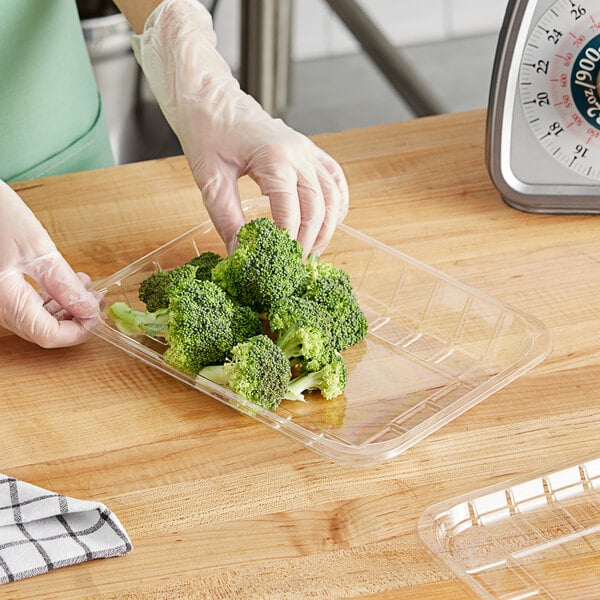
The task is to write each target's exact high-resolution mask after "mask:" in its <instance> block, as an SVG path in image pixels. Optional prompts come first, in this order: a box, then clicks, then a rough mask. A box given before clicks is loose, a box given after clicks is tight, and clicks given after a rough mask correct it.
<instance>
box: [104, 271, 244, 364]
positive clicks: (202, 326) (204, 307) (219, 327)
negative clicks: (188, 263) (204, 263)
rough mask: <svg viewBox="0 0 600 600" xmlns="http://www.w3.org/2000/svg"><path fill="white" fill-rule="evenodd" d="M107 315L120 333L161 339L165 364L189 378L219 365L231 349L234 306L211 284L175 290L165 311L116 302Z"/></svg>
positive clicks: (197, 283) (197, 282)
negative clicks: (162, 338) (164, 346)
mask: <svg viewBox="0 0 600 600" xmlns="http://www.w3.org/2000/svg"><path fill="white" fill-rule="evenodd" d="M175 292H176V293H175ZM108 315H109V317H110V318H111V319H112V320H113V321H114V322H115V324H116V326H117V328H118V329H119V330H120V331H122V332H123V333H126V334H129V335H132V334H140V333H146V334H148V335H152V336H160V337H164V338H165V341H166V342H167V345H168V348H167V350H166V351H165V353H164V354H163V359H164V361H165V362H166V363H168V364H170V365H172V366H174V367H176V368H178V369H181V370H182V371H185V372H187V373H191V374H196V373H198V371H199V370H200V369H201V368H202V367H203V366H205V365H210V364H219V363H222V362H223V361H224V360H225V359H226V357H227V356H228V355H229V353H230V351H231V349H232V347H233V345H234V337H233V330H232V321H233V315H234V305H233V303H232V302H231V300H230V299H229V298H228V297H227V295H226V294H225V292H223V290H222V289H221V288H219V287H218V286H217V285H215V284H214V283H212V282H211V281H200V280H197V279H193V280H192V281H189V282H188V283H187V284H186V285H185V286H183V285H181V286H178V287H177V288H176V290H174V295H173V296H171V297H170V298H169V306H168V308H166V309H159V310H158V311H156V312H155V313H151V312H145V313H144V312H141V311H135V310H133V309H132V308H130V307H129V306H128V305H127V304H125V303H123V302H116V303H114V304H113V305H112V306H111V307H110V309H109V311H108Z"/></svg>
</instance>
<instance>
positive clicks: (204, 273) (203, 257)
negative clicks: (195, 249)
mask: <svg viewBox="0 0 600 600" xmlns="http://www.w3.org/2000/svg"><path fill="white" fill-rule="evenodd" d="M220 260H222V258H221V256H219V255H218V254H216V253H215V252H202V254H199V255H198V256H195V257H194V258H192V260H190V261H189V262H188V263H187V264H188V265H192V266H194V267H196V268H197V270H196V279H208V280H209V281H210V280H211V279H212V270H213V268H214V267H215V266H216V264H217V263H218V262H219V261H220Z"/></svg>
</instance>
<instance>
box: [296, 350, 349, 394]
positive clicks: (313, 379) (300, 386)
mask: <svg viewBox="0 0 600 600" xmlns="http://www.w3.org/2000/svg"><path fill="white" fill-rule="evenodd" d="M347 381H348V373H347V371H346V364H345V363H344V359H343V358H342V356H341V355H340V354H339V353H336V354H335V355H334V357H333V359H332V360H331V362H329V363H328V364H326V365H325V366H324V367H323V368H322V369H320V370H318V371H309V372H307V373H304V374H302V375H300V376H298V377H296V378H294V379H292V380H291V381H290V383H289V385H288V387H287V391H286V394H285V398H286V399H287V400H304V395H303V393H302V392H304V391H312V390H320V392H321V395H322V396H323V398H325V399H326V400H331V399H332V398H336V397H337V396H339V395H340V394H341V393H342V392H343V391H344V389H345V388H346V383H347Z"/></svg>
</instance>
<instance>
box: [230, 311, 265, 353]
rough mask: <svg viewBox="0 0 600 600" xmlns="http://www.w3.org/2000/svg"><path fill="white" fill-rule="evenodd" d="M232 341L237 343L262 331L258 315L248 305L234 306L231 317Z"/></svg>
mask: <svg viewBox="0 0 600 600" xmlns="http://www.w3.org/2000/svg"><path fill="white" fill-rule="evenodd" d="M231 330H232V333H233V342H234V344H238V343H239V342H244V341H246V340H247V339H249V338H251V337H254V336H255V335H259V334H260V333H262V331H263V326H262V321H261V320H260V317H259V316H258V315H257V314H256V313H255V312H254V311H253V310H252V309H251V308H250V307H248V306H235V307H234V309H233V316H232V318H231Z"/></svg>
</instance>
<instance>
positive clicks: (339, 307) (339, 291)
mask: <svg viewBox="0 0 600 600" xmlns="http://www.w3.org/2000/svg"><path fill="white" fill-rule="evenodd" d="M306 269H307V272H308V274H309V277H308V281H307V284H306V291H305V292H304V295H303V297H305V298H310V299H311V300H314V301H315V302H318V303H319V304H321V305H322V306H324V307H325V308H326V309H327V311H328V312H329V314H330V316H331V333H332V339H333V345H334V346H335V348H336V350H338V351H341V350H344V349H345V348H348V347H349V346H352V345H353V344H356V343H358V342H360V340H362V339H363V338H364V337H365V335H366V334H367V328H368V324H367V319H366V317H365V315H364V313H363V311H362V309H361V307H360V304H359V302H358V300H357V298H356V296H355V295H354V291H353V289H352V284H351V282H350V277H349V276H348V273H346V271H344V270H343V269H340V268H339V267H336V266H335V265H332V264H331V263H327V262H324V261H321V260H319V259H318V257H314V256H311V257H310V258H309V260H308V264H307V265H306Z"/></svg>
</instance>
